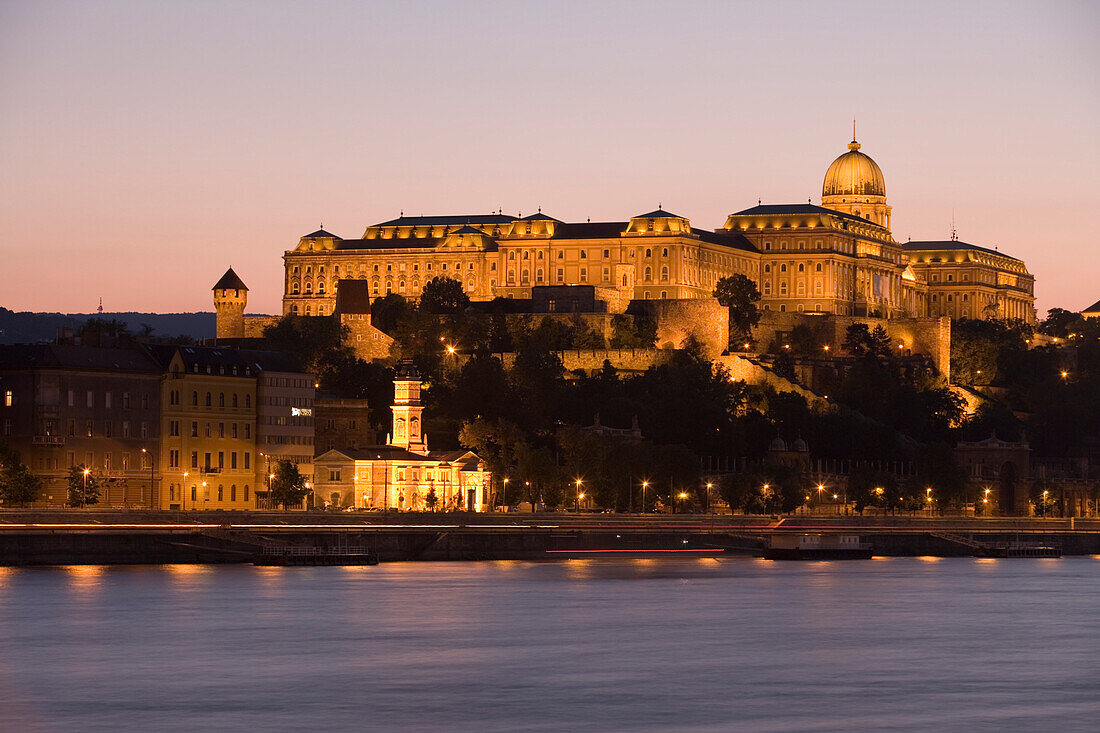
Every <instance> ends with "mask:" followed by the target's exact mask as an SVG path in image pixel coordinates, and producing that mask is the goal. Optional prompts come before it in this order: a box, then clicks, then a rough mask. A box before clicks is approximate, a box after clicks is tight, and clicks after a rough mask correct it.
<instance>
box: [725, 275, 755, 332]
mask: <svg viewBox="0 0 1100 733" xmlns="http://www.w3.org/2000/svg"><path fill="white" fill-rule="evenodd" d="M714 297H715V298H718V302H719V303H721V304H722V305H724V306H726V307H727V308H729V311H730V338H731V339H733V340H734V341H735V342H736V341H745V340H747V339H749V338H751V337H752V328H753V326H755V325H756V324H757V323H759V322H760V310H759V309H758V308H757V307H756V304H757V302H759V300H760V291H759V290H757V288H756V283H755V282H753V281H752V280H751V279H749V278H748V277H746V276H745V275H742V274H740V273H738V274H736V275H730V276H728V277H723V278H721V279H720V280H719V281H718V282H717V283H716V284H715V286H714Z"/></svg>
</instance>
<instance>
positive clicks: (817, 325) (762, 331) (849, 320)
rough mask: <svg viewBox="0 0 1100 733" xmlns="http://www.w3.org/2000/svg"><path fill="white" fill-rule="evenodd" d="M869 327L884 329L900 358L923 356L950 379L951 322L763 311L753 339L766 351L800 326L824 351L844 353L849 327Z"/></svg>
mask: <svg viewBox="0 0 1100 733" xmlns="http://www.w3.org/2000/svg"><path fill="white" fill-rule="evenodd" d="M855 323H866V324H867V326H868V328H874V327H875V326H882V327H883V328H884V329H886V333H887V334H888V335H889V336H890V340H891V342H892V343H893V345H894V346H895V347H896V348H897V351H898V353H899V354H901V355H910V354H921V355H924V356H927V357H929V358H930V359H931V360H932V362H933V363H934V364H935V365H936V368H937V369H938V370H939V371H940V373H941V374H943V375H944V376H945V377H946V378H947V379H948V381H950V379H951V319H950V318H947V317H943V318H893V319H886V318H869V317H866V316H838V315H834V314H832V313H822V314H816V313H815V314H810V313H782V312H780V311H771V310H769V311H763V313H761V317H760V323H759V324H757V326H756V328H754V329H753V336H754V338H755V339H756V342H757V344H758V345H759V347H760V348H766V347H767V346H768V344H770V343H771V342H772V341H773V340H774V339H776V338H777V337H780V338H782V337H783V336H785V335H786V334H789V333H790V332H791V331H793V330H794V329H795V327H797V326H807V327H808V328H810V329H811V330H812V331H813V332H814V335H815V337H817V338H818V339H820V341H821V346H822V350H823V351H824V347H825V346H826V345H827V346H828V347H829V350H830V351H833V352H834V353H836V354H839V353H841V351H840V350H841V348H842V347H843V345H844V337H845V335H846V333H847V330H848V327H849V326H851V325H852V324H855Z"/></svg>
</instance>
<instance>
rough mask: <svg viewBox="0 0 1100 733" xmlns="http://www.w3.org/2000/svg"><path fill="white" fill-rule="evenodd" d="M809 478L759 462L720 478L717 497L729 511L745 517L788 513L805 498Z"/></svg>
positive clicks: (793, 468) (792, 469)
mask: <svg viewBox="0 0 1100 733" xmlns="http://www.w3.org/2000/svg"><path fill="white" fill-rule="evenodd" d="M808 484H809V479H808V477H806V476H805V475H804V474H803V473H802V472H801V471H800V470H799V469H798V468H796V467H794V466H788V465H781V464H774V463H762V464H758V465H755V466H752V467H750V468H749V470H747V471H744V472H742V473H734V474H729V475H727V476H723V477H722V478H721V480H720V481H719V482H718V494H719V496H721V497H722V498H723V499H724V500H725V501H726V503H727V504H729V506H730V509H732V510H740V511H743V512H745V513H746V514H778V513H784V514H786V513H790V512H793V511H794V510H795V509H797V508H798V507H800V506H801V505H802V504H803V502H804V501H805V498H806V491H807V490H808V488H807V487H808Z"/></svg>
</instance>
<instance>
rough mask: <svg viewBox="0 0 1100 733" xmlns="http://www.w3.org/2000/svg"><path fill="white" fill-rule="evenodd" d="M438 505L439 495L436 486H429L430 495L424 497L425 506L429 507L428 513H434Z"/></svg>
mask: <svg viewBox="0 0 1100 733" xmlns="http://www.w3.org/2000/svg"><path fill="white" fill-rule="evenodd" d="M438 504H439V495H438V494H436V493H435V486H429V487H428V493H427V495H425V497H424V505H425V506H426V507H428V511H431V512H434V511H435V508H436V506H437V505H438Z"/></svg>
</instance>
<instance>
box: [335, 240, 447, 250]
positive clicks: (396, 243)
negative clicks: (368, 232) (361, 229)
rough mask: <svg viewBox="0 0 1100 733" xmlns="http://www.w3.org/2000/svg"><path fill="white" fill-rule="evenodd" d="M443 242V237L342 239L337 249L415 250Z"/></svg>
mask: <svg viewBox="0 0 1100 733" xmlns="http://www.w3.org/2000/svg"><path fill="white" fill-rule="evenodd" d="M442 241H443V238H442V237H407V238H404V239H400V238H396V237H395V238H393V239H383V238H381V237H375V238H374V239H341V240H340V242H339V243H338V244H337V245H336V249H415V248H417V247H438V246H439V244H440V243H441V242H442Z"/></svg>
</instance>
